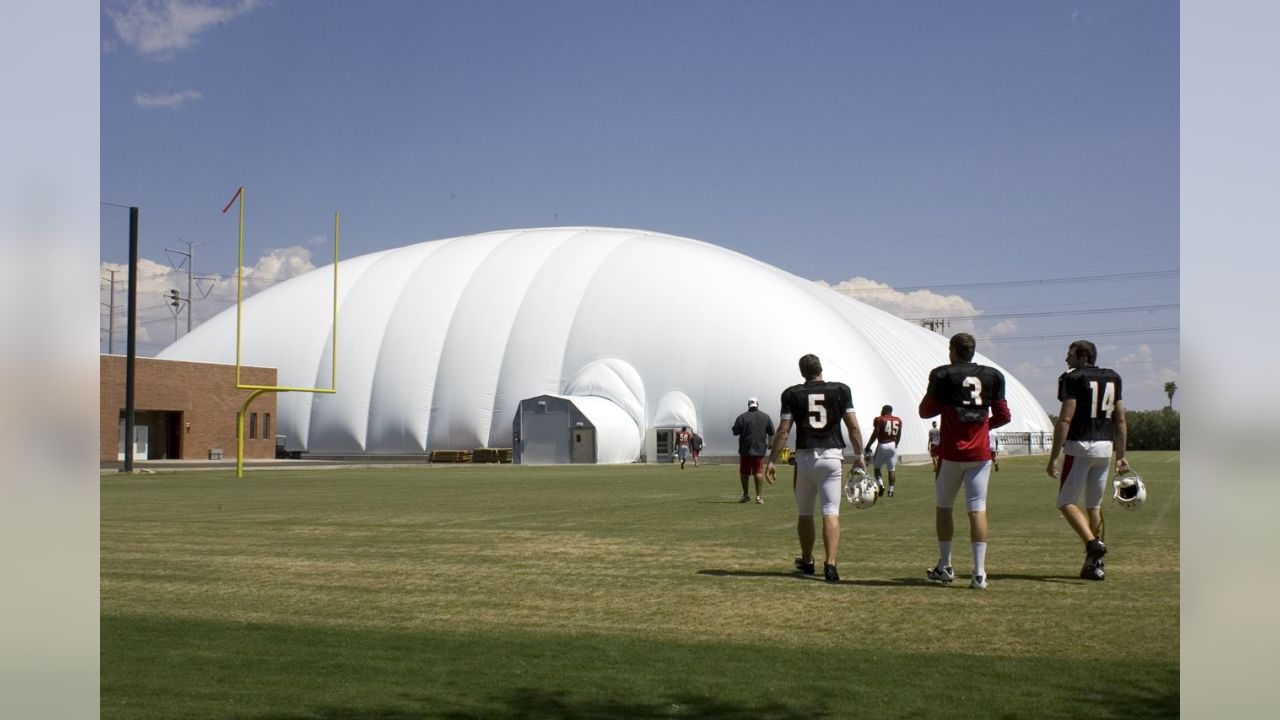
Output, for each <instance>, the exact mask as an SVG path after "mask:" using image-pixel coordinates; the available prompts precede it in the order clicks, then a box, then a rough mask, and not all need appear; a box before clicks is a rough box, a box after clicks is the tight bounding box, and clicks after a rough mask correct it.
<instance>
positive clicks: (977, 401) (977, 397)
mask: <svg viewBox="0 0 1280 720" xmlns="http://www.w3.org/2000/svg"><path fill="white" fill-rule="evenodd" d="M962 384H963V385H964V387H965V389H966V390H968V391H969V397H967V398H965V399H964V400H963V401H962V402H963V403H964V404H965V405H981V404H982V381H981V380H979V379H978V378H977V377H976V376H973V375H970V376H969V377H967V378H965V379H964V382H963V383H962Z"/></svg>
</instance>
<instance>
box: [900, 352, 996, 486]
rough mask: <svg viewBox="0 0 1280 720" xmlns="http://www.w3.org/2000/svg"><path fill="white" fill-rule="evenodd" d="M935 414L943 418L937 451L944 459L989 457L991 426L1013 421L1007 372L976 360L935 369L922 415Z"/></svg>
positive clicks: (962, 459)
mask: <svg viewBox="0 0 1280 720" xmlns="http://www.w3.org/2000/svg"><path fill="white" fill-rule="evenodd" d="M935 415H940V416H941V417H942V432H941V433H940V438H941V444H940V445H939V449H938V454H939V455H940V456H941V457H942V459H943V460H954V461H957V462H968V461H973V460H989V459H990V458H991V449H990V446H989V444H988V440H989V437H990V432H989V431H990V429H991V428H998V427H1001V426H1003V425H1005V424H1007V423H1008V422H1009V420H1010V415H1009V404H1008V402H1007V401H1006V400H1005V397H1004V373H1002V372H1000V371H999V370H997V369H995V368H993V367H988V366H986V365H979V364H977V363H973V362H958V363H951V364H950V365H942V366H940V367H936V368H934V369H933V370H932V371H931V372H930V373H929V389H928V390H927V391H926V392H925V396H924V399H923V400H921V401H920V417H922V418H930V417H934V416H935Z"/></svg>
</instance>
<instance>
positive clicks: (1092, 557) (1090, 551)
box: [1084, 538, 1107, 565]
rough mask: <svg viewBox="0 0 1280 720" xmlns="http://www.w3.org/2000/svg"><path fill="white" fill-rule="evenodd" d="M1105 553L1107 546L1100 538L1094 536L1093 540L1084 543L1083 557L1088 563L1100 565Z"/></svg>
mask: <svg viewBox="0 0 1280 720" xmlns="http://www.w3.org/2000/svg"><path fill="white" fill-rule="evenodd" d="M1106 554H1107V546H1106V545H1104V544H1103V543H1102V541H1101V540H1099V539H1097V538H1094V539H1093V540H1090V541H1089V542H1087V543H1085V546H1084V558H1085V561H1086V562H1087V563H1088V564H1090V565H1100V564H1101V563H1102V558H1103V556H1104V555H1106Z"/></svg>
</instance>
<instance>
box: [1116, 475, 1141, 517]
mask: <svg viewBox="0 0 1280 720" xmlns="http://www.w3.org/2000/svg"><path fill="white" fill-rule="evenodd" d="M1112 484H1113V485H1115V488H1116V493H1115V495H1113V496H1112V499H1113V500H1115V501H1116V502H1118V503H1120V504H1121V505H1123V506H1125V507H1127V508H1129V509H1130V510H1133V509H1135V508H1138V507H1141V506H1142V504H1143V503H1145V502H1146V501H1147V486H1146V484H1144V483H1143V482H1142V478H1141V477H1139V476H1138V473H1135V472H1127V473H1125V474H1124V475H1121V476H1119V477H1117V478H1116V479H1115V482H1114V483H1112Z"/></svg>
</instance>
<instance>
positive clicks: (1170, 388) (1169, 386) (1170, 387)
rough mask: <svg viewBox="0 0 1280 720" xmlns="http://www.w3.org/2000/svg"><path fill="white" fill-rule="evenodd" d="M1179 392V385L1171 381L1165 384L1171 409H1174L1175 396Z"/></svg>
mask: <svg viewBox="0 0 1280 720" xmlns="http://www.w3.org/2000/svg"><path fill="white" fill-rule="evenodd" d="M1176 392H1178V383H1176V382H1173V381H1172V380H1170V381H1169V382H1167V383H1165V384H1164V394H1165V395H1168V396H1169V409H1170V410H1172V409H1173V394H1174V393H1176Z"/></svg>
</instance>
